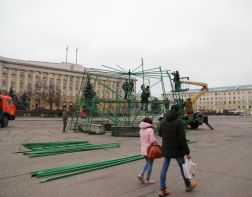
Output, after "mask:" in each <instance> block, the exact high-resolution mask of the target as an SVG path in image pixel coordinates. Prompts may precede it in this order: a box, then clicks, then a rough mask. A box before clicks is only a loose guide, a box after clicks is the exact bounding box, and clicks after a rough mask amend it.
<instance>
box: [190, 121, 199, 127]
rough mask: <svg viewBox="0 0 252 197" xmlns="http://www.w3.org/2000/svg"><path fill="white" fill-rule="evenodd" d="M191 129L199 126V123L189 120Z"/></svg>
mask: <svg viewBox="0 0 252 197" xmlns="http://www.w3.org/2000/svg"><path fill="white" fill-rule="evenodd" d="M190 126H191V129H197V128H198V127H199V123H198V122H197V121H195V122H190Z"/></svg>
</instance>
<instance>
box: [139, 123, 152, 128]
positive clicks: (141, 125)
mask: <svg viewBox="0 0 252 197" xmlns="http://www.w3.org/2000/svg"><path fill="white" fill-rule="evenodd" d="M139 127H140V129H145V128H147V127H152V124H150V123H148V122H141V123H140V125H139Z"/></svg>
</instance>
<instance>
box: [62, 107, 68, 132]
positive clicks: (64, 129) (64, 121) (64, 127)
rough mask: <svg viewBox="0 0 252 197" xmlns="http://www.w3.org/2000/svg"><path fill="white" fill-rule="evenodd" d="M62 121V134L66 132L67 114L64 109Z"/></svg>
mask: <svg viewBox="0 0 252 197" xmlns="http://www.w3.org/2000/svg"><path fill="white" fill-rule="evenodd" d="M62 119H63V133H64V132H66V126H67V121H68V113H67V111H66V109H64V111H63V114H62Z"/></svg>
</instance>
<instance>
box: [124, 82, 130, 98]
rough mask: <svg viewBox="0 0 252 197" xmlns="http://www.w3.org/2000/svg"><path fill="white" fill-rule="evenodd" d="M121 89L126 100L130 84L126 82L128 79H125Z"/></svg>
mask: <svg viewBox="0 0 252 197" xmlns="http://www.w3.org/2000/svg"><path fill="white" fill-rule="evenodd" d="M122 89H123V91H124V99H125V100H127V98H128V93H129V90H130V84H129V82H128V80H126V81H125V82H124V83H123V85H122Z"/></svg>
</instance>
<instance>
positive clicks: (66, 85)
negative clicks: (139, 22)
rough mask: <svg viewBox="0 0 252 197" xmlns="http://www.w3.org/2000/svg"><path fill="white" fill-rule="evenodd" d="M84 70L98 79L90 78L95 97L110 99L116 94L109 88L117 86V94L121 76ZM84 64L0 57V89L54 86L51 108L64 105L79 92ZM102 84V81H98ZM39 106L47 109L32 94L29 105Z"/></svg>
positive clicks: (18, 90) (20, 90)
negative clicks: (55, 99) (56, 99)
mask: <svg viewBox="0 0 252 197" xmlns="http://www.w3.org/2000/svg"><path fill="white" fill-rule="evenodd" d="M87 71H90V72H96V74H97V75H98V76H99V81H100V83H95V80H91V84H92V86H93V88H94V91H95V92H96V95H97V97H98V98H103V99H114V98H115V97H116V95H115V94H114V93H113V92H112V91H110V89H111V90H117V91H118V92H120V93H121V94H123V91H122V84H123V82H124V81H125V77H119V76H112V75H109V74H107V75H106V74H104V73H100V74H99V71H97V70H95V69H90V68H88V69H87ZM83 72H84V67H83V66H82V65H78V64H72V63H65V62H62V63H51V62H39V61H24V60H17V59H11V58H5V57H0V92H1V93H7V92H9V90H10V88H11V87H12V88H13V89H14V92H15V93H16V94H17V95H22V94H23V93H24V92H27V91H31V92H32V93H33V94H35V93H36V94H39V93H40V91H42V89H43V87H54V90H55V91H57V92H58V93H59V94H60V101H61V103H60V105H59V106H56V105H55V104H53V109H62V108H63V107H67V108H68V109H69V108H70V107H71V106H73V105H74V104H75V100H76V96H78V94H79V90H80V86H81V81H82V77H83ZM102 84H103V85H102ZM38 107H43V108H46V109H49V104H48V102H46V101H45V100H39V99H36V98H33V99H32V101H31V104H30V109H35V108H38Z"/></svg>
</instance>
